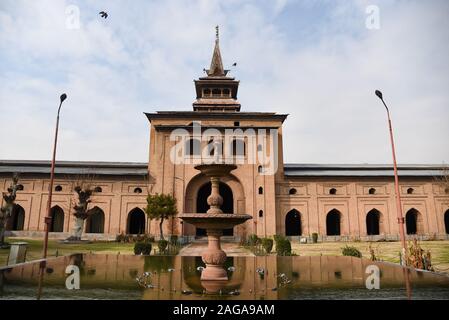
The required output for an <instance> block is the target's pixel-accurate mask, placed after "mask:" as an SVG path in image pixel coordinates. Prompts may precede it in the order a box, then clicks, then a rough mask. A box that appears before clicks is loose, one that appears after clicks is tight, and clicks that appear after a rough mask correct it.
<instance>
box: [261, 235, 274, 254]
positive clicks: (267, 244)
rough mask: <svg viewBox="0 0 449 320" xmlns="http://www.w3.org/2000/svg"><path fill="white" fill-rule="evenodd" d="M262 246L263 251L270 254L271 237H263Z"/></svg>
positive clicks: (271, 247) (271, 246)
mask: <svg viewBox="0 0 449 320" xmlns="http://www.w3.org/2000/svg"><path fill="white" fill-rule="evenodd" d="M262 246H263V248H264V249H265V252H266V253H268V254H270V252H271V250H272V249H273V239H270V238H263V239H262Z"/></svg>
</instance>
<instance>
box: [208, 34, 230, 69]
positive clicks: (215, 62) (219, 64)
mask: <svg viewBox="0 0 449 320" xmlns="http://www.w3.org/2000/svg"><path fill="white" fill-rule="evenodd" d="M215 30H216V38H215V48H214V54H213V55H212V61H211V63H210V68H209V70H206V71H207V75H208V76H209V77H211V76H212V77H224V76H226V74H227V73H228V72H227V70H224V68H223V61H222V60H221V53H220V44H219V42H220V35H219V31H218V26H216V27H215Z"/></svg>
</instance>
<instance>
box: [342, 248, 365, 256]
mask: <svg viewBox="0 0 449 320" xmlns="http://www.w3.org/2000/svg"><path fill="white" fill-rule="evenodd" d="M341 254H342V255H344V256H350V257H357V258H361V257H362V253H361V252H360V250H359V249H357V248H356V247H350V246H348V245H346V246H345V247H343V248H342V249H341Z"/></svg>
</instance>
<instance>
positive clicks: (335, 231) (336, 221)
mask: <svg viewBox="0 0 449 320" xmlns="http://www.w3.org/2000/svg"><path fill="white" fill-rule="evenodd" d="M340 222H341V213H340V211H338V210H337V209H332V210H331V211H329V213H328V214H327V216H326V234H327V235H328V236H339V235H340V233H341V230H340V229H341V228H340Z"/></svg>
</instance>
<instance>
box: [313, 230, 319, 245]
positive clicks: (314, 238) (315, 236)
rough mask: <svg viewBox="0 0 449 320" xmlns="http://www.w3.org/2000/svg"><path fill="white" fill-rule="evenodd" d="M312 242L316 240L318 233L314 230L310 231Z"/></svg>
mask: <svg viewBox="0 0 449 320" xmlns="http://www.w3.org/2000/svg"><path fill="white" fill-rule="evenodd" d="M312 242H313V243H317V242H318V233H316V232H314V233H312Z"/></svg>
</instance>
